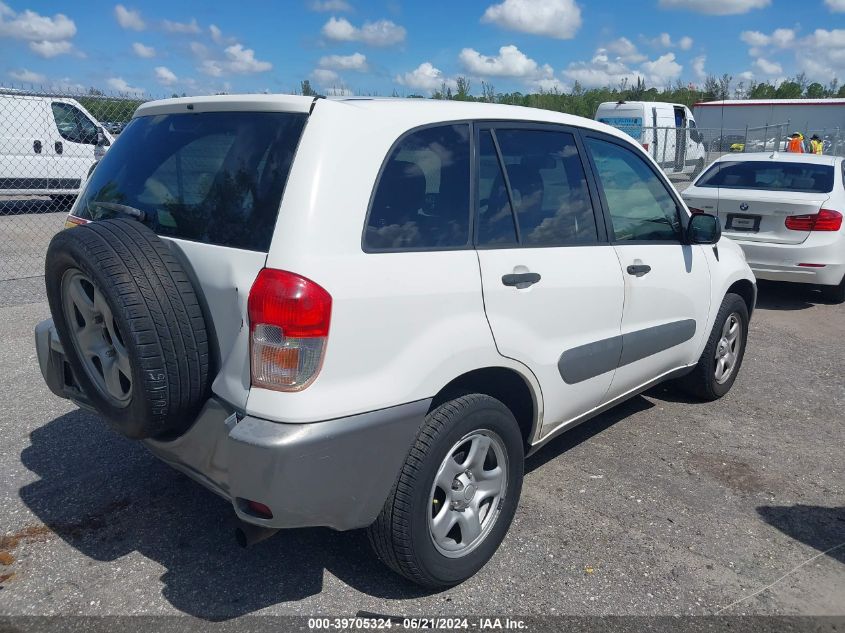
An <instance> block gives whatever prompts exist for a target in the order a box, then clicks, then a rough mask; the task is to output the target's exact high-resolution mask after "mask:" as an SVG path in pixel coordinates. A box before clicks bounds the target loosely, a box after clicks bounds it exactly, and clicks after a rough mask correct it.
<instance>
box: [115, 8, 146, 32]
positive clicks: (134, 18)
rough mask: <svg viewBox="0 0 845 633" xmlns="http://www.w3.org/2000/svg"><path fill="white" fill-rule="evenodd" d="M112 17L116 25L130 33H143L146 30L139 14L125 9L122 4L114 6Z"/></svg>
mask: <svg viewBox="0 0 845 633" xmlns="http://www.w3.org/2000/svg"><path fill="white" fill-rule="evenodd" d="M114 17H115V19H116V20H117V23H118V24H119V25H120V26H121V27H122V28H124V29H130V30H132V31H143V30H144V29H145V28H146V26H147V25H146V24H145V23H144V20H143V19H142V18H141V12H140V11H138V10H137V9H127V8H126V7H124V6H123V5H122V4H118V5H115V7H114Z"/></svg>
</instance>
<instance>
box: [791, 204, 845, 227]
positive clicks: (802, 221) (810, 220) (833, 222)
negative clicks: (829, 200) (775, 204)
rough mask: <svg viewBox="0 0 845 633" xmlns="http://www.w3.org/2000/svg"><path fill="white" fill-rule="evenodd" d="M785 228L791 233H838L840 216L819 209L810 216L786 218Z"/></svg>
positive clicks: (837, 212)
mask: <svg viewBox="0 0 845 633" xmlns="http://www.w3.org/2000/svg"><path fill="white" fill-rule="evenodd" d="M786 228H788V229H790V230H792V231H838V230H839V229H841V228H842V214H841V213H839V211H831V210H830V209H821V210H820V211H819V212H818V213H813V214H810V215H790V216H789V217H788V218H786Z"/></svg>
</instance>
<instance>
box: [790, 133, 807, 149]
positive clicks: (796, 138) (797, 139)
mask: <svg viewBox="0 0 845 633" xmlns="http://www.w3.org/2000/svg"><path fill="white" fill-rule="evenodd" d="M786 151H787V152H791V153H793V154H803V153H804V135H803V134H801V132H793V133H792V136H790V137H789V144H788V145H787V146H786Z"/></svg>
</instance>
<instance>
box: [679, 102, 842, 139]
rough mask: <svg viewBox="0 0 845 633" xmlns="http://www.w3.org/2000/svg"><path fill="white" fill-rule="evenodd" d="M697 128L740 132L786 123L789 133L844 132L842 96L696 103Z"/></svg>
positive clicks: (694, 110)
mask: <svg viewBox="0 0 845 633" xmlns="http://www.w3.org/2000/svg"><path fill="white" fill-rule="evenodd" d="M693 113H694V115H695V120H696V122H697V123H698V127H699V128H706V129H721V130H731V131H738V132H742V131H744V130H745V129H746V128H748V129H749V130H751V129H756V128H761V127H766V126H777V125H781V124H788V126H785V127H788V129H789V132H793V131H797V132H801V133H803V134H804V135H805V136H806V135H807V134H808V133H821V132H824V133H828V134H837V133H843V132H845V99H772V100H763V99H745V100H726V101H708V102H705V103H696V104H695V106H694V109H693Z"/></svg>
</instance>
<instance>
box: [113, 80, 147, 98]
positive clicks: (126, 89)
mask: <svg viewBox="0 0 845 633" xmlns="http://www.w3.org/2000/svg"><path fill="white" fill-rule="evenodd" d="M106 85H107V86H108V87H109V88H111V89H112V90H115V91H117V92H119V93H122V94H143V93H144V89H143V88H135V87H133V86H130V85H129V84H128V83H127V82H126V81H125V80H124V79H123V77H111V78H109V79H107V80H106Z"/></svg>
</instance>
